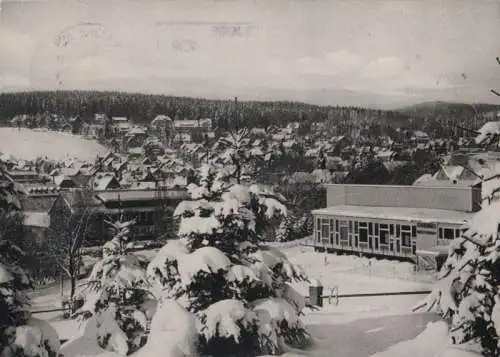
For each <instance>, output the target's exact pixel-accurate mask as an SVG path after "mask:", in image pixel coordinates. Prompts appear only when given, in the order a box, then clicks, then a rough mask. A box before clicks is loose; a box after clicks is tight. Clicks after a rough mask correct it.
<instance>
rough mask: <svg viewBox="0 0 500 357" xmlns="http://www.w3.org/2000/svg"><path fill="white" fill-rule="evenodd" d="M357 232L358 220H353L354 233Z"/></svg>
mask: <svg viewBox="0 0 500 357" xmlns="http://www.w3.org/2000/svg"><path fill="white" fill-rule="evenodd" d="M358 232H359V225H358V221H354V233H358Z"/></svg>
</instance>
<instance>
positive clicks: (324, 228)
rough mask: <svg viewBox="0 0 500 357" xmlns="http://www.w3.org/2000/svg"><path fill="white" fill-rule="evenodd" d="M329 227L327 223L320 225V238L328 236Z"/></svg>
mask: <svg viewBox="0 0 500 357" xmlns="http://www.w3.org/2000/svg"><path fill="white" fill-rule="evenodd" d="M329 228H330V227H329V226H328V224H323V225H322V226H321V238H329V235H330V229H329Z"/></svg>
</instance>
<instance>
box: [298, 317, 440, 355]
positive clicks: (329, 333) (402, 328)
mask: <svg viewBox="0 0 500 357" xmlns="http://www.w3.org/2000/svg"><path fill="white" fill-rule="evenodd" d="M437 320H439V316H437V315H435V314H429V313H424V314H409V315H396V316H383V317H377V318H367V319H360V320H355V321H352V322H349V323H344V324H339V325H326V324H325V325H323V324H321V325H309V326H308V331H309V332H310V333H311V334H312V335H313V336H314V339H315V341H316V343H315V346H314V347H313V348H311V350H309V351H307V352H304V353H303V354H302V353H300V355H304V356H314V357H322V356H328V357H331V356H335V357H369V356H371V355H373V354H374V353H377V352H381V351H384V350H386V349H387V348H389V347H391V346H393V345H395V344H396V343H398V342H401V341H406V340H410V339H413V338H415V337H417V336H418V335H419V334H420V333H421V332H422V331H423V330H424V329H425V327H426V326H427V323H429V322H431V321H437ZM408 352H409V353H410V351H408ZM294 355H295V354H294ZM297 355H299V354H297Z"/></svg>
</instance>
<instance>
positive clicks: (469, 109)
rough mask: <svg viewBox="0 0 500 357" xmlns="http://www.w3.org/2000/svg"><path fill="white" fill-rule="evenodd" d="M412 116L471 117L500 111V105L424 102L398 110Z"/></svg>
mask: <svg viewBox="0 0 500 357" xmlns="http://www.w3.org/2000/svg"><path fill="white" fill-rule="evenodd" d="M397 111H398V112H400V113H404V114H406V115H410V116H416V117H438V116H460V117H463V116H469V117H474V116H476V115H479V114H486V113H490V112H497V111H500V104H490V103H472V104H470V103H457V102H442V101H436V102H424V103H420V104H416V105H412V106H408V107H404V108H401V109H398V110H397Z"/></svg>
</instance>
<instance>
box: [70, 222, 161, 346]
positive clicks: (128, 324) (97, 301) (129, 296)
mask: <svg viewBox="0 0 500 357" xmlns="http://www.w3.org/2000/svg"><path fill="white" fill-rule="evenodd" d="M134 223H135V222H134V221H127V222H120V221H118V222H114V223H110V224H111V226H112V229H113V230H114V237H113V239H112V240H110V241H109V242H107V243H106V244H104V246H103V258H102V260H100V261H99V262H97V263H96V264H95V265H94V267H93V269H92V272H91V274H90V276H89V278H88V289H87V291H85V292H84V295H85V303H84V305H83V306H82V307H81V308H80V309H79V310H78V311H77V313H76V316H79V317H83V318H89V319H90V321H87V324H91V325H93V326H96V327H95V333H96V339H97V343H98V345H99V346H100V347H101V348H103V349H105V350H109V351H113V352H116V353H119V354H120V355H127V354H130V353H133V352H135V351H136V350H137V349H139V348H140V347H142V346H143V345H144V344H145V343H146V340H147V331H148V329H149V322H150V320H151V317H152V311H154V308H155V300H154V298H153V297H152V295H151V294H150V292H149V284H148V282H147V276H146V266H147V263H146V262H145V261H144V260H142V259H140V258H139V257H138V256H136V255H134V254H132V253H131V252H130V251H129V245H130V244H129V243H130V242H129V241H130V239H129V235H130V230H131V227H132V226H133V224H134Z"/></svg>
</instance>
